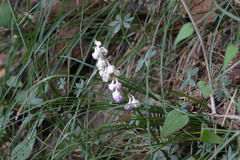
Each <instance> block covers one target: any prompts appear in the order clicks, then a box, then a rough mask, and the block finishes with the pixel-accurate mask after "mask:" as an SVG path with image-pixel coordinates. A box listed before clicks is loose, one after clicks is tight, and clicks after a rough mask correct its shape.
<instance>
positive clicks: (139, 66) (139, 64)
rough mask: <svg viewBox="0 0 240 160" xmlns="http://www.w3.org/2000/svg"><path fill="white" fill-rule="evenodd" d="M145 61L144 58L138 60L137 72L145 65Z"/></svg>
mask: <svg viewBox="0 0 240 160" xmlns="http://www.w3.org/2000/svg"><path fill="white" fill-rule="evenodd" d="M143 63H144V60H143V59H139V60H138V64H137V67H136V69H135V72H138V71H140V69H141V68H142V66H143Z"/></svg>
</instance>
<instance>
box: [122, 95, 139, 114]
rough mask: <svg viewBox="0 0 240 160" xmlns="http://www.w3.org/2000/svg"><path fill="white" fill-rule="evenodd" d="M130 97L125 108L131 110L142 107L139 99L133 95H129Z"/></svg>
mask: <svg viewBox="0 0 240 160" xmlns="http://www.w3.org/2000/svg"><path fill="white" fill-rule="evenodd" d="M128 98H129V101H128V103H127V104H126V105H125V106H124V109H126V110H128V111H131V110H132V109H133V108H138V107H140V102H139V101H138V100H136V99H135V98H134V96H133V95H130V96H128Z"/></svg>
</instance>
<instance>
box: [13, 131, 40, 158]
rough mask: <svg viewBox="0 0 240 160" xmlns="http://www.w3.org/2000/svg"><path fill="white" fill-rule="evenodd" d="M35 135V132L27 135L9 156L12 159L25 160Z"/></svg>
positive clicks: (30, 150)
mask: <svg viewBox="0 0 240 160" xmlns="http://www.w3.org/2000/svg"><path fill="white" fill-rule="evenodd" d="M36 133H37V132H36V130H34V131H32V133H29V134H28V135H27V137H26V138H25V139H24V140H23V141H22V142H21V143H19V144H18V145H17V146H16V147H15V148H14V149H13V150H12V153H11V155H12V157H13V159H21V160H25V159H27V158H28V157H29V156H30V155H31V152H32V149H33V146H34V143H35V139H36Z"/></svg>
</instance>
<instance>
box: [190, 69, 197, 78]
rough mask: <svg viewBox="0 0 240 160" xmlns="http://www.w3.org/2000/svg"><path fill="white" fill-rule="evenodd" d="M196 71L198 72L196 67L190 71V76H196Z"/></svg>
mask: <svg viewBox="0 0 240 160" xmlns="http://www.w3.org/2000/svg"><path fill="white" fill-rule="evenodd" d="M198 71H199V68H198V67H197V68H194V69H193V70H191V73H190V75H191V76H194V75H195V74H197V72H198Z"/></svg>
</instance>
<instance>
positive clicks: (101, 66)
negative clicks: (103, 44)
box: [97, 58, 106, 70]
mask: <svg viewBox="0 0 240 160" xmlns="http://www.w3.org/2000/svg"><path fill="white" fill-rule="evenodd" d="M105 66H106V62H105V61H104V60H103V59H102V58H98V62H97V67H98V69H99V70H104V68H105Z"/></svg>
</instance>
